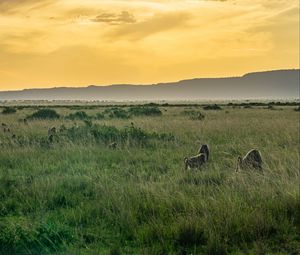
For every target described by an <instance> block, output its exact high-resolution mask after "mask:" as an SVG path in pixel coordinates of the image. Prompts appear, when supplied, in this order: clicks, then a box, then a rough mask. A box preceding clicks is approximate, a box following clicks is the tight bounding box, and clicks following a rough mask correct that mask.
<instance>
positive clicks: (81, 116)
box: [67, 111, 91, 120]
mask: <svg viewBox="0 0 300 255" xmlns="http://www.w3.org/2000/svg"><path fill="white" fill-rule="evenodd" d="M90 118H91V117H90V116H88V115H87V113H86V112H84V111H79V112H75V113H70V114H69V115H68V116H67V119H70V120H88V119H90Z"/></svg>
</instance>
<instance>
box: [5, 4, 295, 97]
mask: <svg viewBox="0 0 300 255" xmlns="http://www.w3.org/2000/svg"><path fill="white" fill-rule="evenodd" d="M0 26H1V31H0V39H1V43H0V59H1V60H4V61H1V62H0V77H1V79H0V90H2V91H3V90H17V89H26V88H37V87H39V88H46V87H48V88H49V87H57V86H64V87H69V86H87V85H93V84H96V85H100V84H106V85H108V84H124V83H126V84H153V83H158V82H172V81H179V80H185V79H192V78H201V77H205V78H207V77H208V78H214V77H235V76H241V75H243V74H245V73H250V72H257V71H267V70H279V69H299V58H298V56H299V4H298V1H297V0H291V1H278V0H251V1H250V0H244V1H235V0H225V1H224V0H222V1H221V0H219V1H217V0H215V1H213V0H193V1H179V0H172V1H166V0H144V1H136V0H134V1H124V0H110V1H109V0H104V1H97V0H86V1H80V0H72V1H71V0H54V1H50V0H39V1H38V0H23V1H19V0H2V1H0Z"/></svg>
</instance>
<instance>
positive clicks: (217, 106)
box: [203, 104, 222, 110]
mask: <svg viewBox="0 0 300 255" xmlns="http://www.w3.org/2000/svg"><path fill="white" fill-rule="evenodd" d="M203 109H204V110H222V108H221V107H220V106H219V105H217V104H209V105H206V106H204V107H203Z"/></svg>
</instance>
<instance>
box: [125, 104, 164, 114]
mask: <svg viewBox="0 0 300 255" xmlns="http://www.w3.org/2000/svg"><path fill="white" fill-rule="evenodd" d="M128 112H129V113H130V114H132V115H135V116H142V115H145V116H160V115H162V112H161V110H160V109H159V108H158V107H157V106H152V107H149V106H132V107H130V108H129V110H128Z"/></svg>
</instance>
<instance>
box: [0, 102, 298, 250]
mask: <svg viewBox="0 0 300 255" xmlns="http://www.w3.org/2000/svg"><path fill="white" fill-rule="evenodd" d="M1 112H2V113H1V114H0V119H1V121H0V122H1V129H0V254H1V255H2V254H3V255H12V254H20V255H27V254H28V255H29V254H61V255H67V254H70V255H71V254H78V255H81V254H82V255H94V254H95V255H96V254H110V255H119V254H137V255H138V254H145V255H146V254H149V255H152V254H153V255H156V254H158V255H163V254H174V255H175V254H176V255H177V254H178V255H179V254H182V255H184V254H194V255H196V254H295V255H296V254H299V253H300V195H299V185H300V173H299V162H300V159H299V148H300V146H299V145H300V141H299V130H300V120H299V118H300V113H299V103H298V102H296V103H295V104H294V105H286V104H274V105H272V104H267V103H266V104H250V103H249V104H228V103H224V104H220V105H209V106H204V105H200V104H199V105H197V104H190V105H189V104H183V105H180V104H178V105H175V104H174V105H171V104H160V105H157V104H145V105H117V106H116V105H115V106H113V105H84V104H82V105H63V104H62V105H51V104H49V105H46V106H45V105H44V106H38V105H34V104H33V105H20V104H16V105H11V106H9V107H5V106H2V107H1ZM53 127H55V129H52V131H51V130H50V132H49V129H51V128H53ZM112 143H116V146H110V145H111V144H112ZM201 144H208V145H209V146H210V150H211V154H210V158H209V160H208V162H207V163H206V164H205V165H203V166H202V167H201V168H200V169H188V170H185V169H184V161H183V159H184V157H186V156H193V155H195V154H196V153H197V150H198V148H199V146H200V145H201ZM115 147H116V148H115ZM252 148H256V149H259V150H260V152H261V154H262V159H263V171H262V172H258V171H255V170H250V171H248V170H247V171H245V170H242V171H240V172H237V173H236V172H235V169H236V163H237V157H238V156H240V155H241V156H243V155H245V154H246V153H247V152H248V151H249V150H250V149H252Z"/></svg>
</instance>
